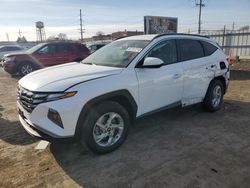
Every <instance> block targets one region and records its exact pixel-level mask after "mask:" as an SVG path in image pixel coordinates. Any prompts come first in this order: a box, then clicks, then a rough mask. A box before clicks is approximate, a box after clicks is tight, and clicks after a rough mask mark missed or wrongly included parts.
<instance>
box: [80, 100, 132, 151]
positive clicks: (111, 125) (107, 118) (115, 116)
mask: <svg viewBox="0 0 250 188" xmlns="http://www.w3.org/2000/svg"><path fill="white" fill-rule="evenodd" d="M129 119H130V118H129V114H128V112H127V111H126V110H125V108H124V107H123V106H122V105H120V104H119V103H117V102H113V101H106V102H102V103H100V104H98V105H96V106H94V107H93V108H92V109H91V111H90V112H89V114H88V116H87V118H86V120H85V122H84V123H83V127H82V135H81V142H82V143H83V144H84V145H85V144H86V145H87V147H88V148H89V149H90V150H92V151H93V152H95V153H99V154H105V153H109V152H112V151H114V150H115V149H117V148H118V147H119V146H121V145H122V143H123V142H124V141H125V139H126V137H127V134H128V128H129V124H130V121H129Z"/></svg>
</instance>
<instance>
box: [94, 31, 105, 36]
mask: <svg viewBox="0 0 250 188" xmlns="http://www.w3.org/2000/svg"><path fill="white" fill-rule="evenodd" d="M103 35H104V32H102V31H97V32H96V36H103Z"/></svg>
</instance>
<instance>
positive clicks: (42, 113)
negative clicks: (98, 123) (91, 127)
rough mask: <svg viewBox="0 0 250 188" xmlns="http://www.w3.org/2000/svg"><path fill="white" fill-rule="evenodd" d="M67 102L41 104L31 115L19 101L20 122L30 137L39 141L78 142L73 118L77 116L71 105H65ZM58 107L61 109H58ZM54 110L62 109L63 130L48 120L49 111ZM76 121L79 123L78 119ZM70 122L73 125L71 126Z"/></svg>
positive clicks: (60, 111)
mask: <svg viewBox="0 0 250 188" xmlns="http://www.w3.org/2000/svg"><path fill="white" fill-rule="evenodd" d="M66 100H67V99H64V100H63V101H61V100H58V101H53V102H47V103H42V104H39V105H38V106H37V107H36V108H35V109H34V110H33V111H32V112H31V113H29V112H27V110H25V109H24V108H23V106H22V105H21V104H20V102H19V101H17V108H18V114H19V120H20V122H21V124H22V126H23V128H24V129H25V130H26V131H27V132H28V133H29V134H30V135H32V136H34V137H36V138H39V139H44V140H48V141H53V142H55V141H71V140H76V137H75V127H76V123H73V122H74V119H73V118H75V119H76V116H74V113H72V110H71V109H70V105H65V104H64V103H65V101H66ZM66 104H67V101H66ZM58 105H59V106H60V107H58ZM68 107H69V108H68ZM53 108H56V109H60V110H58V111H59V113H60V115H61V117H62V121H63V124H64V127H63V128H62V127H59V126H58V125H56V124H55V123H54V122H52V121H51V120H50V119H48V117H47V114H48V111H49V109H53ZM69 111H71V112H69ZM75 121H77V119H76V120H75ZM68 122H71V123H70V124H69V123H68Z"/></svg>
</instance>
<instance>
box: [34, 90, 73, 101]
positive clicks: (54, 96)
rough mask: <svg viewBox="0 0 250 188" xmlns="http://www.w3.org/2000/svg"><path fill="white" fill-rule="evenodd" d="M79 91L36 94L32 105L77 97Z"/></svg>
mask: <svg viewBox="0 0 250 188" xmlns="http://www.w3.org/2000/svg"><path fill="white" fill-rule="evenodd" d="M76 93H77V91H70V92H64V93H36V94H34V95H33V96H32V103H33V104H39V103H43V102H49V101H55V100H59V99H66V98H69V97H73V96H75V95H76Z"/></svg>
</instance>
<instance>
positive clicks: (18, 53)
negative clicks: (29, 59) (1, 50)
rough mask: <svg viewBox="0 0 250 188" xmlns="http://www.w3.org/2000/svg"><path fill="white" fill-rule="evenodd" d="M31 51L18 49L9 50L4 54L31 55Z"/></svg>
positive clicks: (6, 55)
mask: <svg viewBox="0 0 250 188" xmlns="http://www.w3.org/2000/svg"><path fill="white" fill-rule="evenodd" d="M29 54H30V53H28V52H26V51H25V50H18V51H9V52H6V53H5V54H4V57H8V56H19V55H29Z"/></svg>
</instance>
